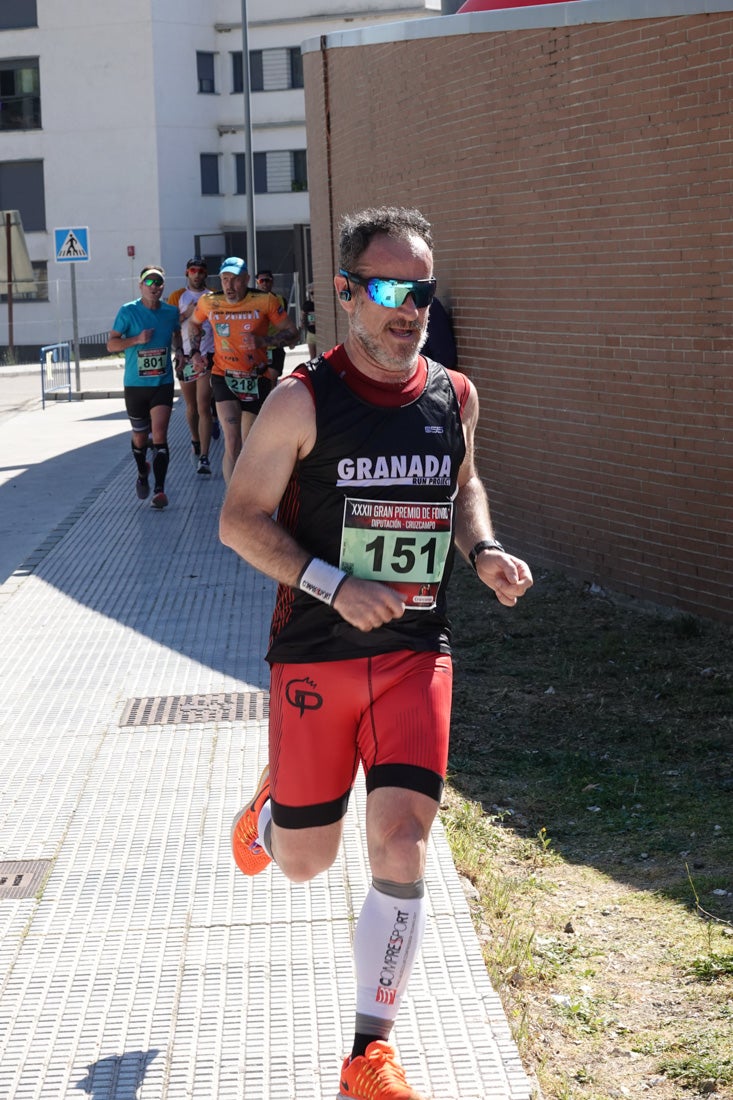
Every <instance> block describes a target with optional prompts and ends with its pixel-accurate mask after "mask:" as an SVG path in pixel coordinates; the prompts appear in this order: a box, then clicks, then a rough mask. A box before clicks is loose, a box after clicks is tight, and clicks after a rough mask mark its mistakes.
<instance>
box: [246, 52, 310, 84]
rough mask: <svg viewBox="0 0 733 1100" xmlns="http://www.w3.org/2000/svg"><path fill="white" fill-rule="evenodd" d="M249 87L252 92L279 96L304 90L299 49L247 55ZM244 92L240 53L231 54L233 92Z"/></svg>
mask: <svg viewBox="0 0 733 1100" xmlns="http://www.w3.org/2000/svg"><path fill="white" fill-rule="evenodd" d="M249 86H250V90H251V91H253V92H282V91H287V90H288V89H289V88H302V87H303V56H302V54H301V52H300V47H299V46H298V47H293V48H290V49H289V48H287V47H283V48H280V49H275V50H250V51H249ZM243 88H244V74H243V72H242V52H241V50H240V51H239V53H233V54H232V91H233V92H241V91H242V89H243Z"/></svg>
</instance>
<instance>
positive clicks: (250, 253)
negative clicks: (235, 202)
mask: <svg viewBox="0 0 733 1100" xmlns="http://www.w3.org/2000/svg"><path fill="white" fill-rule="evenodd" d="M242 84H243V88H242V91H243V92H244V187H245V191H246V196H245V198H246V200H247V257H246V258H247V268H248V270H249V272H250V278H251V279H254V277H255V275H256V274H257V237H256V233H257V231H256V229H255V173H254V160H253V157H252V114H251V105H250V79H249V35H248V31H247V0H242Z"/></svg>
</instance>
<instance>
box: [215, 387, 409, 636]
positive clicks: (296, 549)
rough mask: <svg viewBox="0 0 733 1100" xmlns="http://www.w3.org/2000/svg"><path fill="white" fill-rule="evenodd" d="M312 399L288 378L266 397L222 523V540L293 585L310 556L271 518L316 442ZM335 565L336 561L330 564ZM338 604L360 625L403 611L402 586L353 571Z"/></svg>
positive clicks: (371, 624) (379, 621)
mask: <svg viewBox="0 0 733 1100" xmlns="http://www.w3.org/2000/svg"><path fill="white" fill-rule="evenodd" d="M315 436H316V424H315V410H314V408H313V401H312V398H311V395H310V393H309V392H308V390H307V388H306V386H305V385H304V384H303V383H302V382H300V381H298V380H297V379H296V378H286V379H284V381H283V382H281V383H280V385H279V386H278V387H277V389H275V390H273V392H272V393H271V394H270V396H269V397H268V399H267V401H266V402H265V404H264V405H263V407H262V410H261V412H260V413H259V415H258V417H257V419H256V420H255V422H254V425H253V426H252V430H251V431H250V433H249V435H248V436H247V440H246V442H245V444H244V447H243V448H242V453H241V454H240V456H239V459H238V460H237V464H236V466H235V467H234V472H233V474H232V479H231V482H230V484H229V489H228V491H227V495H226V499H225V501H224V506H223V508H222V512H221V519H220V523H219V537H220V538H221V541H222V542H223V543H224V544H225V545H226V546H229V547H231V549H232V550H234V551H236V553H237V554H239V556H240V557H242V558H244V560H245V561H247V562H249V563H250V565H253V566H254V567H255V568H256V569H259V570H260V571H261V572H262V573H266V574H267V576H269V577H273V578H274V579H275V580H277V581H281V582H282V583H283V584H289V585H290V586H291V587H293V588H297V587H298V582H299V579H300V577H301V574H302V573H303V570H304V569H305V567H306V565H307V564H308V562H309V561H310V560H311V555H310V554H309V553H308V551H307V550H305V549H304V548H303V547H302V546H300V545H299V544H298V543H297V542H296V541H295V539H294V538H293V537H292V535H290V534H289V532H288V531H286V530H285V528H284V527H282V526H281V525H280V524H279V523H278V522H277V520H275V519H273V513H274V512H275V510H276V508H277V506H278V505H279V503H280V500H281V498H282V495H283V493H284V492H285V489H286V487H287V484H288V481H289V480H290V475H291V474H292V472H293V470H294V469H295V465H296V463H297V462H298V460H299V459H301V458H303V457H305V455H307V454H308V452H309V451H310V450H311V449H312V447H313V445H314V443H315ZM329 564H331V565H335V563H334V562H331V563H329ZM332 606H333V607H334V609H335V610H336V611H338V613H339V614H340V615H341V616H342V617H343V618H344V619H346V621H347V622H349V623H351V625H352V626H355V627H357V628H358V629H359V630H372V629H373V628H374V627H376V626H380V625H381V624H382V623H385V622H389V621H390V620H391V619H394V618H399V617H400V616H401V615H402V614H403V612H404V605H403V603H402V600H401V599H400V597H399V596H398V595H397V593H396V592H395V591H394V590H393V589H391V588H388V587H387V586H386V585H383V584H379V583H377V582H374V581H366V580H358V579H357V578H355V577H348V578H347V579H346V580H345V581H344V582H343V584H341V586H340V588H339V589H338V592H337V594H336V597H335V599H334V601H333V605H332Z"/></svg>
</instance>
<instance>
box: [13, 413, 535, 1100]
mask: <svg viewBox="0 0 733 1100" xmlns="http://www.w3.org/2000/svg"><path fill="white" fill-rule="evenodd" d="M95 404H97V403H95ZM112 404H113V403H112V402H110V405H112ZM118 405H120V403H119V402H118V403H117V404H115V405H114V407H115V409H117V407H118ZM22 415H23V417H26V418H33V425H34V426H35V427H34V431H35V430H36V429H37V432H38V433H39V435H43V434H44V433H46V432H48V431H52V430H54V429H53V428H52V424H53V423H54V420H55V417H54V413H53V410H49V409H47V410H46V411H45V412H42V411H41V410H40V409H39V410H36V411H33V412H30V413H29V412H24V413H23V414H22ZM6 426H7V425H6ZM127 439H128V437H127V435H126V434H123V435H121V436H120V443H119V448H118V449H113V450H110V447H109V441H108V444H107V450H106V451H105V452H104V459H103V461H102V465H100V466H99V467H98V468H97V469H95V470H94V471H93V474H94V477H93V478H92V480H91V482H90V484H91V485H92V486H93V487H92V489H90V491H88V492H87V494H86V495H85V496H84V497H83V498H82V499H81V500H80V502H79V503H77V505H76V506H75V508H74V509H73V510H72V511H71V514H70V515H68V516H67V517H66V518H65V520H63V521H62V522H60V523H58V524H57V525H56V526H55V529H54V530H53V531H52V532H50V533H49V534H48V537H46V538H44V539H43V540H42V543H41V546H40V547H39V549H38V552H37V553H34V554H33V555H31V556H30V557H28V559H27V560H26V563H25V565H24V566H21V567H20V568H18V569H17V570H15V572H13V573H12V574H11V575H10V576H9V577H8V579H7V580H6V581H5V583H4V584H2V585H0V623H1V629H0V791H1V792H2V797H1V798H0V861H2V866H0V878H1V877H4V878H5V880H6V881H5V883H4V884H3V883H0V1100H36V1098H43V1100H60V1098H64V1100H71V1098H76V1097H80V1096H84V1095H87V1096H90V1097H93V1098H94V1100H168V1098H170V1100H184V1098H193V1100H212V1098H217V1100H288V1098H296V1097H297V1098H298V1100H321V1098H327V1100H333V1098H335V1096H336V1093H337V1081H338V1071H339V1067H340V1060H341V1058H342V1056H343V1054H344V1053H345V1051H346V1049H347V1047H348V1045H349V1043H350V1040H351V1032H352V1027H353V1004H354V981H353V973H352V959H351V946H350V944H351V936H352V932H353V923H354V914H355V913H357V912H358V910H359V908H360V905H361V901H362V898H363V896H364V893H365V890H366V886H367V869H366V864H365V858H364V849H365V845H364V837H363V833H362V822H363V810H364V792H363V788H362V787H361V786H359V788H358V789H357V792H356V797H355V799H354V804H353V805H352V807H351V809H350V811H349V815H348V827H347V830H346V839H345V843H344V846H343V850H342V853H341V855H340V858H339V859H338V860H337V862H336V864H335V865H334V867H333V868H332V869H331V870H330V872H329V873H328V874H327V875H325V876H322V877H321V878H319V879H317V880H315V881H314V882H312V883H310V884H308V885H300V886H293V885H290V884H288V883H287V882H286V881H285V879H284V878H283V876H282V875H280V874H279V873H278V871H277V870H276V869H268V871H266V872H265V873H264V874H263V875H260V876H259V877H258V878H257V879H255V880H247V879H245V878H244V877H243V876H241V875H239V874H238V873H236V872H235V868H234V865H233V863H232V860H231V857H230V853H229V825H230V821H231V818H232V815H233V813H234V811H235V810H236V809H237V808H238V807H239V806H240V804H241V802H242V801H243V792H249V791H250V790H251V789H252V787H253V785H254V782H255V780H256V777H257V776H258V774H259V770H260V768H261V766H262V765H263V764H264V762H265V759H266V751H267V750H266V717H265V716H266V707H267V694H266V683H267V681H266V665H265V663H264V661H263V659H262V654H263V652H264V649H265V643H266V636H267V627H268V622H269V614H270V608H271V603H272V598H273V585H272V584H271V583H270V582H269V581H268V580H267V579H265V578H263V577H261V576H260V575H259V574H256V573H255V572H253V571H252V570H251V569H249V568H248V567H247V566H245V565H244V564H243V563H241V562H240V561H239V560H238V559H237V557H236V556H235V555H234V554H233V553H232V552H231V551H229V550H227V549H225V548H224V547H223V546H222V545H221V544H220V543H219V542H218V539H217V522H218V512H219V508H220V505H221V500H222V495H223V482H222V480H221V477H220V475H219V474H218V465H219V464H218V453H219V452H218V451H214V459H215V461H214V466H215V469H216V470H217V476H216V477H214V478H212V479H211V481H209V482H202V480H201V479H197V476H196V474H195V473H194V470H193V467H192V465H191V464H190V463H189V461H188V458H187V454H186V451H187V432H186V430H185V421H184V416H183V411H182V408H181V407H180V404H179V406H178V407H177V408H176V411H175V412H174V416H173V420H172V430H171V444H172V453H173V458H172V463H171V471H170V476H169V479H168V486H167V487H168V489H169V496H170V501H171V503H170V507H169V508H168V509H167V510H166V511H165V512H163V513H158V512H155V511H154V510H153V509H151V508H150V506H149V502H139V501H138V500H137V499H136V497H135V494H134V490H133V483H134V471H133V464H132V459H131V456H130V452H129V444H128V441H127ZM88 446H89V449H90V453H92V445H91V444H89V445H88ZM2 450H3V444H2V442H1V441H0V459H1V460H2V462H1V463H0V464H2V465H7V462H8V456H7V455H6V454H2ZM95 453H96V452H95ZM110 456H111V457H110ZM83 459H84V448H81V450H80V452H79V460H80V461H83ZM104 461H106V462H107V466H105V465H104ZM45 466H46V470H45V477H46V479H47V480H48V483H49V484H50V485H51V486H53V478H54V476H55V475H54V470H55V468H56V467H57V466H58V467H59V469H63V464H62V463H61V462H60V461H58V462H56V461H54V460H49V461H47V462H46V463H45ZM62 476H63V475H62ZM49 479H50V480H49ZM94 486H96V488H94ZM59 491H60V490H59ZM4 499H5V507H8V506H9V505H8V503H7V501H8V499H9V497H8V493H6V494H5V498H4ZM10 500H11V504H10V506H12V498H10ZM130 723H135V724H130ZM150 723H152V724H150ZM22 861H48V862H47V863H41V864H40V865H38V867H37V869H38V871H39V874H40V875H41V878H40V881H39V882H33V880H32V879H31V880H30V885H31V888H32V895H31V896H29V897H22V896H21V895H22V893H23V889H24V885H25V884H26V883H28V882H29V878H28V874H29V871H30V870H32V869H33V868H32V867H30V868H26V867H25V866H24V864H23V862H22ZM44 872H45V874H44ZM44 879H45V881H44ZM3 892H4V893H5V895H9V896H3ZM428 908H429V918H428V924H427V933H426V937H425V942H424V947H423V951H422V955H421V958H420V962H419V964H418V966H417V968H416V971H415V974H414V976H413V979H412V982H411V985H410V990H409V995H408V997H407V998H406V1000H405V1002H404V1003H403V1007H402V1010H401V1014H400V1018H399V1020H398V1023H397V1026H396V1029H395V1033H394V1038H395V1042H396V1045H397V1047H398V1051H399V1056H400V1058H401V1060H402V1062H403V1064H404V1065H405V1067H406V1070H407V1074H408V1079H409V1080H410V1081H411V1082H412V1083H413V1084H414V1085H415V1086H416V1087H419V1088H421V1089H423V1090H424V1091H425V1093H426V1094H427V1095H429V1096H430V1097H434V1098H435V1100H525V1098H527V1097H528V1096H529V1093H530V1088H529V1084H528V1081H527V1078H526V1077H525V1075H524V1072H523V1070H522V1067H521V1064H520V1061H519V1058H518V1055H517V1052H516V1049H515V1047H514V1044H513V1042H512V1040H511V1037H510V1033H509V1028H508V1025H507V1022H506V1019H505V1016H504V1013H503V1010H502V1007H501V1004H500V1001H499V999H498V997H497V996H496V994H495V993H494V991H493V990H492V988H491V986H490V984H489V981H488V979H487V976H486V972H485V969H484V967H483V964H482V959H481V954H480V950H479V946H478V943H477V941H476V938H475V935H474V933H473V929H472V925H471V920H470V916H469V912H468V908H467V904H466V900H465V897H464V894H463V891H462V888H461V885H460V882H459V879H458V876H457V874H456V871H455V868H454V866H453V864H452V861H451V858H450V853H449V850H448V846H447V843H446V840H445V837H444V835H443V832H442V830H441V828H440V826H439V825H436V828H435V830H434V833H433V837H432V841H431V846H430V853H429V863H428Z"/></svg>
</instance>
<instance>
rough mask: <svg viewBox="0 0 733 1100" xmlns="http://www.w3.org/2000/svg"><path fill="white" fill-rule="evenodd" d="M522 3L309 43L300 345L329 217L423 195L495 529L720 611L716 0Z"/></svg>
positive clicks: (728, 513)
mask: <svg viewBox="0 0 733 1100" xmlns="http://www.w3.org/2000/svg"><path fill="white" fill-rule="evenodd" d="M722 8H724V9H726V10H706V9H722ZM580 9H583V13H582V16H581V15H580ZM642 10H643V11H644V12H649V13H650V14H649V16H648V17H645V18H629V17H628V15H627V16H626V17H625V16H624V12H625V11H626V12H627V13H628V12H629V11H638V12H641V11H642ZM536 11H538V12H540V13H542V14H541V17H538V16H537V15H536V14H535V17H534V18H535V24H536V25H532V23H531V19H530V15H529V14H528V13H531V12H532V9H527V8H525V9H522V17H521V18H520V17H519V16H518V15H515V17H514V19H513V20H512V18H511V15H510V13H507V12H503V13H494V14H493V15H491V14H488V13H487V14H485V15H482V16H480V17H479V16H475V15H468V16H466V15H456V16H450V17H445V18H443V19H442V20H425V21H422V22H421V24H420V27H419V29H418V31H417V33H413V32H411V31H410V30H409V29H408V28H406V27H405V26H404V25H403V26H402V27H399V26H398V25H395V28H394V30H393V34H392V40H391V41H390V40H387V35H386V33H385V32H386V31H387V30H389V29H390V28H383V29H382V31H383V33H381V34H380V35H378V36H375V37H374V38H372V39H371V40H369V38H368V37H365V36H360V37H358V36H351V37H349V36H348V35H340V36H337V37H333V38H328V39H327V40H326V48H325V49H321V48H319V45H318V43H315V42H314V43H308V47H307V53H306V55H305V73H306V111H307V125H308V158H309V179H310V184H311V220H312V231H313V246H314V262H315V271H316V279H315V289H316V309H317V327H318V339H319V345H320V346H321V347H326V346H329V345H330V344H331V343H333V342H334V341H335V340H336V339H337V338H342V337H343V335H344V332H345V330H344V325H343V320H342V318H341V316H340V314H339V311H338V308H337V304H336V303H335V298H334V294H333V288H332V285H331V277H332V275H333V270H334V256H335V230H334V225H335V223H336V221H337V219H338V216H339V215H340V214H341V213H342V212H344V211H346V210H353V209H357V208H359V207H362V206H365V205H369V204H380V203H402V204H405V205H416V206H419V207H420V208H421V209H422V210H423V212H424V213H425V214H426V215H427V217H428V218H429V219H430V220H431V222H432V223H433V227H434V231H435V236H436V242H437V244H436V273H437V276H438V280H439V294H440V295H441V297H442V298H443V299H444V300H445V301H446V302H447V303H448V304H450V305H451V306H452V308H453V314H454V320H455V326H456V331H457V339H458V345H459V356H460V365H461V367H462V369H464V370H465V371H466V372H467V373H468V374H469V375H470V376H471V378H472V379H473V380H474V382H475V383H476V385H477V387H478V390H479V395H480V398H481V404H482V423H481V428H480V432H479V438H478V463H479V467H480V471H481V474H482V476H483V478H484V480H485V482H486V485H487V487H488V489H489V492H490V497H491V501H492V504H493V509H494V512H495V516H496V520H497V528H498V531H499V533H500V536H501V537H502V539H503V540H504V541H505V542H506V543H507V544H508V545H509V546H510V547H512V548H513V549H515V550H516V552H518V553H520V554H521V555H523V556H525V557H526V558H527V559H528V560H529V561H530V562H531V563H532V564H533V566H534V567H535V568H537V567H539V566H542V565H545V566H554V567H560V568H562V569H564V570H566V571H569V572H570V573H571V574H575V575H576V576H579V577H582V578H587V579H588V580H593V581H596V582H598V583H600V584H602V585H604V586H607V587H608V588H611V589H614V590H616V591H620V592H624V593H627V594H630V595H633V596H635V597H639V598H641V599H645V600H649V601H652V602H655V603H661V604H667V605H670V606H673V607H676V608H679V609H685V610H689V611H692V612H698V613H702V614H704V615H708V616H711V617H718V618H722V619H729V620H733V583H732V582H733V570H732V568H731V559H732V557H733V555H732V552H731V551H732V539H731V533H732V531H733V370H732V368H733V349H732V345H731V335H732V333H733V328H732V327H731V313H732V307H733V301H732V299H733V264H732V261H733V238H732V237H731V229H732V216H733V215H732V211H731V178H732V169H733V132H732V116H731V103H732V97H731V92H732V87H731V85H732V82H733V61H732V59H733V5H728V4H694V3H688V4H684V3H679V2H677V3H675V2H673V0H670V2H669V3H667V4H665V3H662V2H661V0H659V2H654V0H646V2H645V3H644V4H643V5H642V4H636V5H634V7H633V8H630V6H629V5H626V4H624V3H605V4H603V3H594V2H592V0H591V2H586V3H573V4H567V5H556V6H555V7H543V8H541V9H536ZM680 11H683V12H687V11H689V12H690V13H689V14H678V13H679V12H680ZM665 12H671V14H665ZM549 13H552V14H549ZM571 13H572V15H571ZM572 18H574V19H576V20H577V22H576V23H574V24H573V23H572V22H571V21H570V20H571V19H572ZM553 19H554V20H555V22H556V24H557V25H552V22H553ZM563 24H565V25H563Z"/></svg>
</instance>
